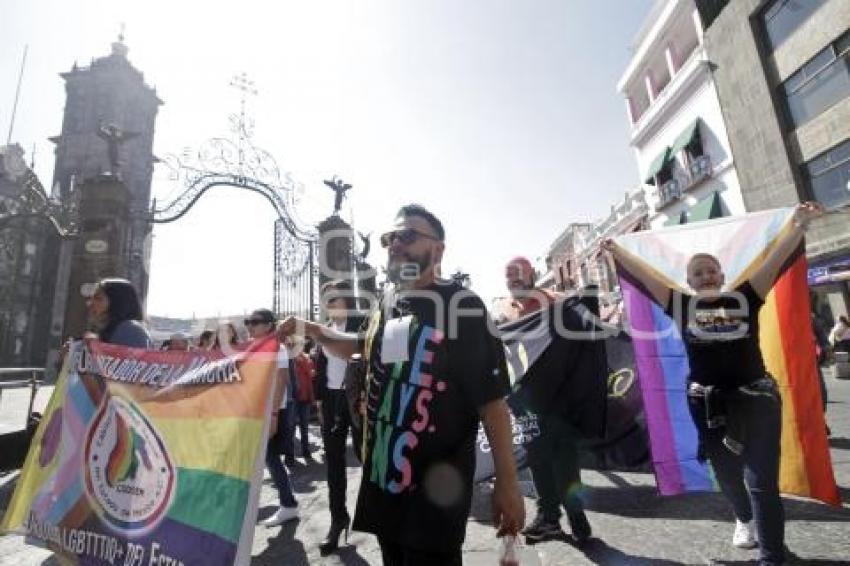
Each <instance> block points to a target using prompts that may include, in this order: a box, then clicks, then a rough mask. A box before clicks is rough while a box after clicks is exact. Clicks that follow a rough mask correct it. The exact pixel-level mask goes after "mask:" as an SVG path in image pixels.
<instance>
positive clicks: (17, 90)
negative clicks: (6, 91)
mask: <svg viewBox="0 0 850 566" xmlns="http://www.w3.org/2000/svg"><path fill="white" fill-rule="evenodd" d="M29 47H30V46H29V45H24V56H23V57H22V58H21V72H20V74H19V75H18V86H17V87H16V88H15V102H14V104H12V120H11V122H10V123H9V135H8V136H6V145H9V144H10V143H12V132H13V131H14V130H15V114H17V112H18V98H20V96H21V82H23V80H24V68H25V67H26V64H27V51H29Z"/></svg>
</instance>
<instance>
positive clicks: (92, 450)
mask: <svg viewBox="0 0 850 566" xmlns="http://www.w3.org/2000/svg"><path fill="white" fill-rule="evenodd" d="M278 347H279V346H278V343H277V340H275V339H273V338H272V339H269V340H266V341H263V342H261V343H258V344H254V345H252V347H251V348H249V349H248V350H246V351H244V352H239V353H235V354H236V355H234V356H231V357H225V356H223V355H222V354H220V353H211V352H157V351H149V350H138V349H133V348H124V347H121V346H113V345H109V344H103V343H100V342H97V341H90V342H76V343H75V344H74V345H73V347H72V349H71V351H70V353H69V355H68V356H67V357H66V360H65V365H64V367H63V369H62V372H61V373H60V376H59V379H58V381H57V384H56V388H55V390H54V392H53V396H52V398H51V399H50V402H49V403H48V406H47V409H46V411H45V414H44V417H43V419H42V421H41V424H40V426H39V428H38V431H37V432H36V434H35V437H34V438H33V442H32V445H31V447H30V451H29V454H28V456H27V460H26V463H25V464H24V468H23V470H22V472H21V476H20V478H19V479H18V483H17V486H16V489H15V493H14V495H13V497H12V501H11V503H10V505H9V508H8V509H7V511H6V515H5V517H4V518H3V522H2V524H0V530H1V531H2V532H13V533H19V534H24V535H27V537H28V542H32V543H35V544H40V545H43V546H46V547H47V548H50V549H51V550H53V551H54V552H56V553H57V554H60V555H61V556H63V557H65V558H68V559H69V560H70V562H72V563H76V564H110V565H114V564H121V565H147V564H173V565H179V564H186V565H188V564H205V565H212V564H247V563H248V561H249V559H250V556H251V542H252V539H253V531H254V523H255V521H256V514H257V497H258V494H259V486H260V482H261V479H262V471H263V457H264V451H265V442H264V440H265V438H266V435H267V433H268V426H269V418H268V416H269V414H270V411H269V410H268V409H269V407H270V403H271V394H272V389H273V388H272V383H273V381H272V379H271V376H272V372H273V371H274V369H275V367H276V356H277V351H278Z"/></svg>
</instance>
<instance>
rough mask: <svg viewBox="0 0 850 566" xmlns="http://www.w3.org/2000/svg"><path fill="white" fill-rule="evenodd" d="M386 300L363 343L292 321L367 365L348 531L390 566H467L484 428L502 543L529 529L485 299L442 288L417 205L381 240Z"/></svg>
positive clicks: (434, 238) (436, 228) (437, 249)
mask: <svg viewBox="0 0 850 566" xmlns="http://www.w3.org/2000/svg"><path fill="white" fill-rule="evenodd" d="M381 245H382V246H383V247H384V248H385V249H386V250H387V277H388V280H389V282H390V283H391V285H390V286H389V287H388V288H387V290H386V291H385V293H384V295H383V297H382V298H381V300H380V304H379V305H377V306H378V308H376V309H375V310H374V311H373V312H372V314H371V316H370V317H369V322H368V325H367V330H366V333H365V336H363V337H359V336H357V335H354V334H347V333H344V332H339V331H336V330H333V329H330V328H327V327H324V326H321V325H318V324H316V323H313V322H309V321H305V320H299V319H295V318H289V319H287V320H285V321H284V322H283V323H282V324H281V327H280V330H279V332H278V337H279V338H285V337H286V336H288V335H289V334H292V333H296V332H298V333H302V334H306V335H307V336H309V337H312V338H313V339H315V340H316V341H317V342H319V344H321V346H322V348H324V349H325V350H326V351H329V352H331V353H333V354H334V355H336V356H339V357H341V358H343V359H348V358H350V357H351V356H352V354H355V353H362V355H363V359H364V360H365V361H366V362H367V368H368V369H367V386H366V403H365V405H366V406H365V413H366V414H365V420H364V430H363V434H364V441H363V456H364V459H363V475H362V478H361V482H360V490H359V494H358V498H357V507H356V510H355V513H354V523H353V527H354V529H355V530H358V531H363V532H369V533H373V534H374V535H376V536H377V538H378V544H379V545H380V548H381V555H382V558H383V563H384V564H385V565H386V566H396V565H399V566H401V565H405V564H407V565H409V564H440V565H444V566H452V565H459V564H461V563H462V555H461V546H462V544H463V540H464V538H465V535H466V525H467V521H468V519H469V512H470V508H471V503H472V491H473V476H474V470H475V443H476V438H477V435H478V426H479V421H481V422H483V424H484V430H485V432H486V434H487V437H488V440H489V442H490V446H491V449H492V453H493V459H494V462H495V466H496V483H495V489H494V493H493V499H492V504H493V518H494V523H495V526H496V528H497V529H498V531H497V535H502V534H508V533H509V534H516V533H517V532H518V531H519V529H521V528H522V526H523V523H524V521H525V508H524V504H523V500H522V497H521V495H520V492H519V485H518V483H517V477H516V464H515V462H514V458H513V446H512V432H511V421H510V414H509V412H508V407H507V404H506V403H505V399H504V398H505V396H506V395H507V393H508V392H509V384H508V379H507V370H506V366H505V358H504V349H503V348H502V346H501V343H500V342H499V341H498V339H497V338H496V337H495V336H494V334H493V332H491V331H490V326H489V323H490V318H489V315H488V313H487V309H486V308H485V307H484V303H483V302H482V301H481V299H480V298H479V297H478V296H477V295H476V294H475V293H473V292H472V291H470V290H469V289H465V288H463V287H462V286H461V285H459V284H458V283H457V282H454V281H451V280H444V279H441V278H439V270H440V262H441V260H442V257H443V251H444V249H445V231H444V229H443V225H442V223H441V222H440V221H439V219H437V217H436V216H434V214H433V213H431V212H430V211H428V210H427V209H425V208H424V207H422V206H420V205H407V206H403V207H402V208H401V209H400V210H399V212H398V214H397V216H396V219H395V223H394V225H393V227H392V228H391V229H390V230H389V231H387V232H386V233H384V234H383V235H382V236H381Z"/></svg>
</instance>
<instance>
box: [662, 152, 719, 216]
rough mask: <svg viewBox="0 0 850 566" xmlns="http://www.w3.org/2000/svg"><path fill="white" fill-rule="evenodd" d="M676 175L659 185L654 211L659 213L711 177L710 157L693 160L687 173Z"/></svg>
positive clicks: (682, 172)
mask: <svg viewBox="0 0 850 566" xmlns="http://www.w3.org/2000/svg"><path fill="white" fill-rule="evenodd" d="M677 173H678V174H677V175H676V176H675V177H674V178H673V179H670V180H669V181H667V182H666V183H664V184H663V185H661V187H660V188H659V189H658V193H657V194H658V202H657V203H656V204H655V210H656V211H659V210H661V209H662V208H664V207H666V206H667V205H669V204H670V203H672V202H674V201H676V200H679V199H680V198H682V195H683V194H684V193H685V192H687V191H689V190H690V189H692V188H693V187H695V186H696V185H698V184H699V183H701V182H702V181H703V180H705V179H707V178H708V177H710V176H711V157H709V156H708V155H700V156H699V157H696V158H694V159H693V160H692V161H691V163H690V166H689V167H688V171H678V172H677Z"/></svg>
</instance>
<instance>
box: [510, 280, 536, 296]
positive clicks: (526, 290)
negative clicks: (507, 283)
mask: <svg viewBox="0 0 850 566" xmlns="http://www.w3.org/2000/svg"><path fill="white" fill-rule="evenodd" d="M533 290H534V285H529V284H527V283H523V284H522V285H518V286H516V287H508V291H509V292H510V293H511V297H513V298H514V299H524V298H526V297H528V296H529V295H530V294H531V292H532V291H533Z"/></svg>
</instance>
